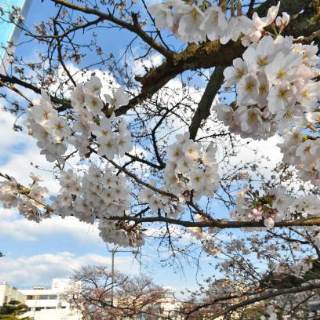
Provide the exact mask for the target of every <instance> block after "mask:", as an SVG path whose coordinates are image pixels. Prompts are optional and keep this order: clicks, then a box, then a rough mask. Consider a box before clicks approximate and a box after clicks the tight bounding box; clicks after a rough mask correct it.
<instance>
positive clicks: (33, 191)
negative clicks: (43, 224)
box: [0, 176, 48, 222]
mask: <svg viewBox="0 0 320 320" xmlns="http://www.w3.org/2000/svg"><path fill="white" fill-rule="evenodd" d="M31 178H32V183H30V185H29V186H28V187H24V186H22V185H21V184H19V183H18V182H17V181H15V180H14V179H13V178H11V177H10V178H9V177H8V179H7V180H5V181H2V182H1V183H0V202H1V204H2V205H3V207H4V208H17V210H18V211H19V212H20V214H22V215H23V216H24V217H25V218H27V219H29V220H33V221H37V222H39V221H40V220H41V218H42V217H43V216H44V215H45V214H46V213H47V212H45V211H43V209H45V204H44V203H45V197H46V196H47V193H48V190H47V189H46V188H45V187H42V186H41V185H40V184H39V181H38V180H37V179H36V178H35V177H33V176H31Z"/></svg>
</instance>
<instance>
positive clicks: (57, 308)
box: [0, 279, 82, 320]
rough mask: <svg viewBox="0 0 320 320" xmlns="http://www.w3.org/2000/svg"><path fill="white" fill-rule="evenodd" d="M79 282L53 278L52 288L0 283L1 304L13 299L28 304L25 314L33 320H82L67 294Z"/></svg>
mask: <svg viewBox="0 0 320 320" xmlns="http://www.w3.org/2000/svg"><path fill="white" fill-rule="evenodd" d="M75 286H78V287H79V284H75V283H74V282H71V281H70V280H69V279H53V281H52V285H51V288H43V287H34V288H33V289H27V290H19V289H16V288H14V287H11V286H10V285H8V284H7V283H2V284H1V283H0V306H3V305H4V304H5V303H8V302H10V301H12V300H17V301H20V302H21V303H24V304H26V305H27V306H28V308H29V311H28V312H27V313H26V314H25V316H28V317H30V318H31V319H33V320H81V319H82V317H81V314H80V313H79V312H78V311H77V310H74V309H72V308H71V307H70V305H69V303H68V302H67V301H66V300H65V295H66V293H67V292H69V291H70V290H73V289H74V288H75Z"/></svg>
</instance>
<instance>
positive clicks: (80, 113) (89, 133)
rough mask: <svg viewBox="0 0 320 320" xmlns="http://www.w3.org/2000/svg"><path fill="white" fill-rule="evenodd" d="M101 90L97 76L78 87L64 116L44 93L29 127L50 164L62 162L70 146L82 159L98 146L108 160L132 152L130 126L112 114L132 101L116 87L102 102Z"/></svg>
mask: <svg viewBox="0 0 320 320" xmlns="http://www.w3.org/2000/svg"><path fill="white" fill-rule="evenodd" d="M101 88H102V84H101V81H100V80H99V78H97V77H92V78H91V80H90V81H88V82H87V83H85V84H84V85H78V86H77V87H76V88H75V90H74V91H73V92H72V95H71V105H72V110H71V112H66V113H65V114H59V113H58V111H57V108H55V106H54V105H53V104H52V103H51V101H50V98H49V96H48V95H47V94H45V93H43V94H42V97H41V99H40V101H37V102H35V103H34V106H33V107H32V108H31V109H30V110H29V112H28V119H27V125H28V127H29V132H30V134H31V135H32V136H33V137H34V138H36V139H37V140H38V146H39V148H40V149H41V153H43V154H45V156H46V158H47V160H48V161H52V162H53V161H56V160H58V161H59V160H61V159H62V156H63V155H64V154H65V153H66V151H67V148H68V145H71V146H73V147H75V148H76V150H77V151H78V152H79V155H80V156H85V155H86V154H88V152H89V147H95V146H97V147H98V150H97V152H98V154H99V155H101V156H107V157H109V158H113V157H114V156H115V155H118V156H123V155H124V154H125V152H127V151H130V149H131V134H130V132H129V130H128V129H127V125H126V123H125V122H124V120H123V119H116V118H115V116H114V113H113V111H114V110H115V109H117V108H118V107H120V106H122V105H126V104H127V103H128V102H129V98H128V95H127V94H126V93H125V92H124V91H123V90H122V89H121V88H116V89H113V91H112V95H107V94H106V95H104V100H103V99H102V98H101Z"/></svg>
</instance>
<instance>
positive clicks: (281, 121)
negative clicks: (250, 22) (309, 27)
mask: <svg viewBox="0 0 320 320" xmlns="http://www.w3.org/2000/svg"><path fill="white" fill-rule="evenodd" d="M317 62H318V57H317V46H315V45H301V44H296V43H294V39H293V38H291V37H282V36H278V37H276V38H275V39H273V38H272V37H271V36H265V37H263V38H262V39H261V40H260V41H259V43H258V44H254V45H251V46H250V47H249V48H247V50H246V51H245V52H244V54H243V57H242V58H237V59H235V60H234V61H233V66H232V67H228V68H226V69H225V71H224V76H225V86H227V87H231V86H234V85H235V86H236V92H237V100H236V104H235V106H234V107H228V106H221V105H218V106H217V107H216V111H217V113H218V117H219V118H220V119H221V120H223V121H224V123H225V124H226V125H228V126H229V127H230V130H231V131H232V132H235V133H238V134H240V135H241V136H242V137H251V138H255V139H261V138H262V139H264V138H268V137H270V136H272V135H274V134H275V133H276V132H277V133H280V134H282V135H283V134H286V133H287V132H288V131H290V129H292V128H294V127H300V128H301V127H304V126H305V125H306V123H307V119H306V117H305V114H306V112H308V114H310V113H313V112H314V111H316V110H317V108H318V107H319V97H320V90H319V89H320V86H319V82H317V81H315V80H314V78H315V77H316V76H317V74H319V71H320V70H319V68H318V67H317Z"/></svg>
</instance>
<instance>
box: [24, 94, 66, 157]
mask: <svg viewBox="0 0 320 320" xmlns="http://www.w3.org/2000/svg"><path fill="white" fill-rule="evenodd" d="M27 125H28V128H29V133H30V134H31V135H32V136H33V137H34V138H35V139H37V145H38V147H39V148H40V149H41V154H45V156H46V158H47V160H48V161H51V162H53V161H56V160H60V159H61V156H62V155H63V154H64V153H65V152H66V150H67V144H66V139H67V138H68V137H69V136H70V134H71V130H70V127H69V125H68V123H67V120H66V119H64V118H63V117H60V116H59V114H58V111H57V110H56V109H55V108H54V107H53V105H52V103H51V101H50V98H49V96H48V95H47V94H46V93H45V92H42V94H41V99H40V100H39V101H35V102H34V106H33V107H32V108H31V109H30V110H29V112H28V120H27Z"/></svg>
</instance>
